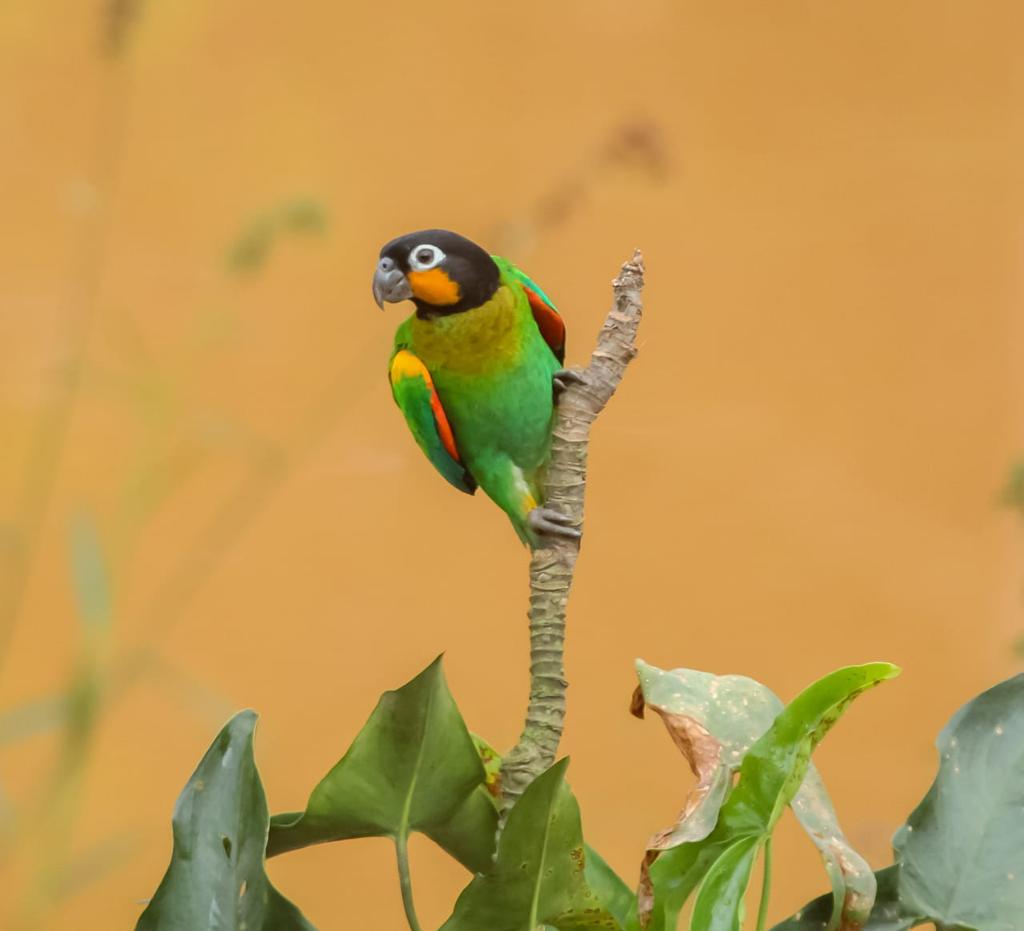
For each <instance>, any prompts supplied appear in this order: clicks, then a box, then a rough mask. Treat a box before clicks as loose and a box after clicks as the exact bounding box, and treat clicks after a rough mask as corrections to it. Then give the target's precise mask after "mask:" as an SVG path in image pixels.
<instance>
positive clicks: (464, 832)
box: [267, 657, 498, 872]
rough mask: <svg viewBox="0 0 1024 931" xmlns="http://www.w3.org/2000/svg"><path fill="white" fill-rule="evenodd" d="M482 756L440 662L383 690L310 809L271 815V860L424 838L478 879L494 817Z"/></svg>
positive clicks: (489, 852)
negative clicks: (369, 840)
mask: <svg viewBox="0 0 1024 931" xmlns="http://www.w3.org/2000/svg"><path fill="white" fill-rule="evenodd" d="M485 778H486V774H485V771H484V767H483V764H482V763H481V759H480V755H479V753H478V752H477V748H476V745H475V744H474V741H473V738H472V736H471V735H470V733H469V731H468V730H467V729H466V725H465V722H464V721H463V720H462V716H461V715H460V714H459V710H458V708H457V707H456V705H455V701H454V699H453V698H452V695H451V692H449V690H448V685H447V683H446V682H445V679H444V673H443V671H442V669H441V659H440V657H438V659H436V660H435V661H434V662H433V663H431V664H430V666H428V667H427V668H426V669H425V670H424V671H423V672H421V673H420V674H419V675H418V676H416V678H415V679H413V680H412V681H410V682H409V683H408V684H406V685H404V686H402V688H400V689H397V690H395V691H393V692H385V693H384V694H383V695H382V696H381V698H380V701H379V702H378V703H377V707H376V708H375V709H374V711H373V714H371V715H370V718H369V720H368V721H367V722H366V724H365V725H364V726H363V729H362V730H361V731H360V732H359V734H358V736H357V737H356V739H355V740H354V741H353V742H352V746H351V747H349V749H348V752H347V753H346V754H345V755H344V756H343V757H342V758H341V760H340V761H339V762H338V763H337V764H336V765H335V766H334V768H333V769H332V770H331V771H330V772H329V773H328V774H327V775H326V776H325V777H324V778H323V779H322V780H321V782H320V783H319V785H317V787H316V788H315V789H314V790H313V792H312V794H311V795H310V797H309V802H308V803H307V805H306V810H305V811H304V812H302V813H299V814H284V815H275V816H274V817H273V819H272V821H271V827H270V839H269V842H268V844H267V855H268V856H275V855H276V854H279V853H284V852H286V851H289V850H295V849H296V848H298V847H306V846H308V845H310V844H320V843H325V842H327V841H336V840H345V839H348V838H354V837H375V836H384V837H392V838H394V839H395V841H396V843H398V844H399V845H400V846H402V845H404V844H405V841H406V839H407V838H408V836H409V833H410V832H412V831H420V832H422V833H423V834H426V835H427V836H428V837H430V838H431V839H433V840H434V841H435V842H436V843H438V844H440V845H441V847H443V848H444V849H445V850H447V851H448V852H449V853H450V854H451V855H452V856H453V857H455V859H457V860H458V861H459V862H460V863H462V864H464V865H465V866H466V867H468V868H469V869H471V870H473V871H474V872H479V871H481V870H485V869H486V868H487V867H488V866H489V865H490V863H491V856H492V854H493V851H494V837H495V834H496V831H497V823H498V821H497V811H496V809H495V806H494V803H493V800H492V797H491V795H490V794H489V793H488V792H487V790H486V789H485V788H484V784H485Z"/></svg>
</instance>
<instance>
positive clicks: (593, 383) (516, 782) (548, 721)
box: [501, 250, 644, 812]
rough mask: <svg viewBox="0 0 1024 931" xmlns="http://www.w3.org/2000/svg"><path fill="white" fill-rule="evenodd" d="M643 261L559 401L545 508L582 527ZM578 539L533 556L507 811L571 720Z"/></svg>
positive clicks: (630, 269)
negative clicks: (570, 642) (598, 428)
mask: <svg viewBox="0 0 1024 931" xmlns="http://www.w3.org/2000/svg"><path fill="white" fill-rule="evenodd" d="M643 286H644V260H643V256H642V255H641V254H640V251H639V250H637V251H636V252H635V253H634V254H633V258H631V259H630V260H629V261H628V262H626V263H625V264H624V265H623V266H622V271H621V272H620V273H619V277H618V278H616V279H615V281H614V282H613V283H612V287H613V289H614V303H613V305H612V309H611V310H610V311H609V312H608V317H607V319H606V320H605V322H604V327H603V328H602V329H601V332H600V333H599V334H598V337H597V347H596V348H595V349H594V352H593V354H592V355H591V357H590V364H589V365H588V366H587V367H586V368H585V369H583V370H582V371H581V372H580V374H581V375H582V376H583V381H582V383H580V384H576V383H571V384H569V385H568V387H567V388H566V389H565V391H564V392H563V393H562V394H561V396H560V397H559V399H558V407H557V409H556V412H555V423H554V428H553V432H552V442H551V459H550V461H549V463H548V468H547V476H546V480H545V506H546V507H550V508H553V509H554V510H556V511H561V512H562V513H564V514H567V515H569V517H570V518H571V519H572V526H574V527H582V525H583V494H584V491H585V490H586V484H587V445H588V443H589V442H590V427H591V425H592V424H593V422H594V421H595V420H596V419H597V415H598V414H600V413H601V411H602V410H603V409H604V406H605V405H606V404H607V403H608V401H609V400H611V397H612V395H613V394H614V393H615V389H616V388H618V386H619V382H620V381H622V376H623V375H624V374H625V372H626V366H627V365H628V364H629V363H630V361H631V360H632V358H633V357H634V356H635V355H636V352H637V349H636V333H637V327H638V326H639V325H640V318H641V316H642V315H643V301H642V300H641V297H640V291H641V289H642V288H643ZM577 556H579V544H578V543H577V542H573V541H570V540H565V539H561V538H559V539H553V540H552V541H551V542H550V543H549V544H548V545H547V546H545V547H543V548H542V549H537V550H534V551H533V554H532V555H531V557H530V611H529V618H530V702H529V705H528V707H527V710H526V723H525V725H524V726H523V733H522V735H521V736H520V738H519V742H518V743H517V744H516V746H515V747H514V748H513V749H512V750H511V751H510V752H509V754H508V755H507V756H506V757H505V761H504V763H503V764H502V768H501V785H502V809H503V811H505V812H507V811H508V810H509V809H510V808H511V807H512V806H513V805H514V804H515V802H516V800H517V799H518V798H519V796H521V795H522V794H523V792H524V791H525V789H526V787H527V786H528V785H529V784H530V782H532V781H533V779H534V778H535V777H536V776H538V775H539V774H540V773H542V772H543V771H544V770H545V769H547V768H548V767H549V766H550V765H551V764H552V763H553V762H554V760H555V754H556V753H557V752H558V743H559V741H560V740H561V737H562V727H563V724H564V721H565V690H566V687H567V686H568V683H567V682H566V680H565V666H564V659H563V657H564V648H565V609H566V603H567V602H568V599H569V588H570V587H571V586H572V578H573V571H574V570H575V567H576V558H577Z"/></svg>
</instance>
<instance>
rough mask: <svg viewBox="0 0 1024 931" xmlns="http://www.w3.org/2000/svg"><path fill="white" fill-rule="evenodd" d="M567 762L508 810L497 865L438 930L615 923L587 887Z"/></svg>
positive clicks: (580, 928) (581, 929) (571, 928)
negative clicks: (566, 778) (567, 778)
mask: <svg viewBox="0 0 1024 931" xmlns="http://www.w3.org/2000/svg"><path fill="white" fill-rule="evenodd" d="M567 765H568V760H562V761H560V762H559V763H556V764H555V765H554V766H552V767H551V768H550V769H549V770H547V771H546V772H545V773H542V774H541V775H540V776H538V777H537V778H536V779H535V780H534V781H533V782H532V783H531V784H530V786H529V787H528V788H527V790H526V791H525V792H524V793H523V796H522V798H520V800H519V801H518V803H517V804H516V805H515V807H514V808H513V809H512V811H511V812H510V813H509V816H508V822H507V823H506V825H505V829H504V831H503V832H502V835H501V840H500V841H499V844H498V855H497V857H496V859H495V862H494V863H493V864H491V866H490V868H489V869H488V870H487V871H486V872H485V873H483V874H482V875H479V876H476V877H475V878H474V879H473V881H472V882H471V883H470V884H469V885H468V886H467V887H466V888H465V889H464V890H463V892H462V894H461V895H460V896H459V899H458V902H456V904H455V911H454V913H453V914H452V916H451V918H449V919H448V921H446V922H445V923H444V925H443V926H442V928H441V931H483V929H487V931H535V929H536V928H537V927H538V925H549V926H551V927H553V928H557V929H558V931H586V929H595V931H596V929H608V928H611V929H615V928H618V927H619V925H618V922H616V920H615V919H614V918H613V917H612V915H611V914H609V912H608V911H607V910H606V909H605V908H604V907H603V906H602V905H601V903H600V902H599V901H598V898H597V896H596V895H595V894H594V892H593V891H592V890H591V889H590V888H589V887H588V885H587V881H586V876H585V871H586V870H585V859H586V854H585V852H584V847H583V835H582V830H581V827H580V812H579V806H578V805H577V804H576V800H575V799H574V798H573V796H572V793H571V792H570V791H569V787H568V786H567V785H566V784H565V769H566V766H567Z"/></svg>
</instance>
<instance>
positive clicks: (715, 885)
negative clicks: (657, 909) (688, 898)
mask: <svg viewBox="0 0 1024 931" xmlns="http://www.w3.org/2000/svg"><path fill="white" fill-rule="evenodd" d="M762 843H763V840H762V838H761V837H758V836H753V837H741V838H740V839H739V840H738V841H736V842H734V843H733V844H732V845H730V846H729V847H727V848H726V850H725V852H724V853H722V855H721V856H720V857H719V858H718V859H717V860H716V861H715V864H714V866H712V867H711V869H710V870H708V873H707V875H706V876H705V877H704V881H703V882H702V883H701V884H700V889H699V890H698V891H697V901H696V902H695V903H694V905H693V917H692V918H691V919H690V929H691V931H740V928H741V927H742V925H743V912H744V908H743V898H744V896H745V895H746V894H747V886H749V885H750V873H751V870H753V868H754V860H755V859H756V858H757V852H758V850H760V848H761V844H762Z"/></svg>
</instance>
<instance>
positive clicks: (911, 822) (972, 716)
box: [893, 674, 1024, 931]
mask: <svg viewBox="0 0 1024 931" xmlns="http://www.w3.org/2000/svg"><path fill="white" fill-rule="evenodd" d="M937 747H938V750H939V772H938V775H937V776H936V777H935V782H934V783H933V784H932V786H931V788H930V789H929V790H928V794H927V795H925V797H924V799H923V800H922V802H921V804H920V805H918V806H917V808H916V809H915V810H914V812H913V814H911V816H910V817H909V818H908V819H907V823H906V824H905V825H904V826H903V827H902V828H901V829H900V830H899V831H898V832H897V834H896V837H895V839H894V841H893V844H894V846H895V850H896V857H897V860H898V862H900V864H901V871H900V884H899V885H900V896H901V898H902V899H903V901H904V902H905V903H906V907H907V908H908V910H910V911H913V912H916V913H918V914H921V915H926V916H927V917H928V918H929V919H930V920H932V921H935V922H937V923H940V924H942V925H946V926H951V927H956V926H957V925H961V926H964V927H967V928H979V929H984V931H1015V929H1019V928H1020V927H1021V916H1022V915H1024V674H1021V675H1018V676H1015V677H1014V678H1012V679H1008V680H1007V681H1006V682H1002V683H1000V684H999V685H997V686H995V687H994V688H991V689H989V690H988V691H987V692H983V693H982V694H981V695H979V696H978V697H977V698H975V699H974V700H973V701H971V702H968V703H967V704H966V705H965V706H964V707H963V708H961V709H960V710H959V711H958V712H957V713H956V714H955V715H954V716H953V718H952V719H951V720H950V722H949V723H948V724H947V725H946V727H945V728H944V729H943V731H942V733H941V734H940V735H939V739H938V741H937Z"/></svg>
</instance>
